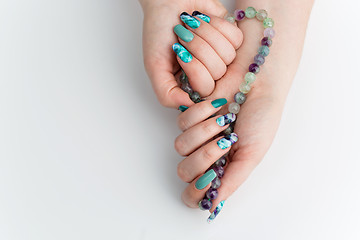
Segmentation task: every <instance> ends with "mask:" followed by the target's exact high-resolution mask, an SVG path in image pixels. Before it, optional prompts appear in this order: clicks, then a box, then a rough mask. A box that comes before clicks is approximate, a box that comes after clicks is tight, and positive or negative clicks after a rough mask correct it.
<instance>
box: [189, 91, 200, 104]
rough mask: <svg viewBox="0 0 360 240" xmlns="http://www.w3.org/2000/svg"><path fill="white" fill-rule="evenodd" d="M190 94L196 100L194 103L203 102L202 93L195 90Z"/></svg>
mask: <svg viewBox="0 0 360 240" xmlns="http://www.w3.org/2000/svg"><path fill="white" fill-rule="evenodd" d="M189 95H190V99H191V100H192V101H193V102H194V103H198V102H201V97H200V94H199V93H198V92H193V93H191V94H189Z"/></svg>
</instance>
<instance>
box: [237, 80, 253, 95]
mask: <svg viewBox="0 0 360 240" xmlns="http://www.w3.org/2000/svg"><path fill="white" fill-rule="evenodd" d="M239 90H240V92H242V93H244V94H247V93H248V92H250V90H251V86H250V85H249V84H247V83H246V82H243V83H241V84H240V87H239Z"/></svg>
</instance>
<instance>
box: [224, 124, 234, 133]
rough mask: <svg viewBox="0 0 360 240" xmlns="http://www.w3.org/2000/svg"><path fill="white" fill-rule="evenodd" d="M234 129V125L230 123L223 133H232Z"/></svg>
mask: <svg viewBox="0 0 360 240" xmlns="http://www.w3.org/2000/svg"><path fill="white" fill-rule="evenodd" d="M233 131H234V126H233V125H232V124H230V125H229V126H228V127H227V128H226V129H225V130H224V131H223V133H224V134H225V135H229V134H230V133H232V132H233Z"/></svg>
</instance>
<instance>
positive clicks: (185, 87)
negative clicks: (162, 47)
mask: <svg viewBox="0 0 360 240" xmlns="http://www.w3.org/2000/svg"><path fill="white" fill-rule="evenodd" d="M181 89H182V90H183V91H184V92H186V93H188V94H192V93H193V90H192V88H191V86H190V84H189V83H183V84H181Z"/></svg>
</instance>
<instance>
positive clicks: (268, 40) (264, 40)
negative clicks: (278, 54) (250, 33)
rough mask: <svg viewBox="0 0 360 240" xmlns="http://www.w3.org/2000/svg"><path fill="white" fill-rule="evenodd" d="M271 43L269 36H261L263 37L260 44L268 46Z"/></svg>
mask: <svg viewBox="0 0 360 240" xmlns="http://www.w3.org/2000/svg"><path fill="white" fill-rule="evenodd" d="M271 44H272V40H271V38H269V37H263V39H261V45H264V46H268V47H270V46H271Z"/></svg>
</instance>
